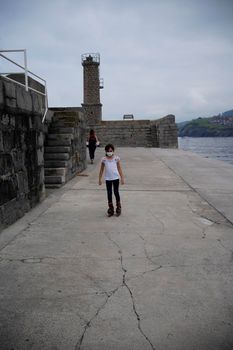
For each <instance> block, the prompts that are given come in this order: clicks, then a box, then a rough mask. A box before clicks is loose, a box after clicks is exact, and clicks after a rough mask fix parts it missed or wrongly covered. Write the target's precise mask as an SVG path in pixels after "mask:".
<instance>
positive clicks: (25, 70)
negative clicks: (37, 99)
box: [0, 49, 48, 123]
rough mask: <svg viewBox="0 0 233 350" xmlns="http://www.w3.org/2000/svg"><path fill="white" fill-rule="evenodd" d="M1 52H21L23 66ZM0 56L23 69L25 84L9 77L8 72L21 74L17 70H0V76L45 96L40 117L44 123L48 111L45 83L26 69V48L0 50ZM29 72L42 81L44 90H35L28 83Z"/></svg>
mask: <svg viewBox="0 0 233 350" xmlns="http://www.w3.org/2000/svg"><path fill="white" fill-rule="evenodd" d="M2 52H23V54H24V66H21V65H20V64H19V63H17V62H15V61H13V60H11V59H10V58H9V57H7V56H5V55H3V54H2ZM0 56H1V57H3V58H4V59H5V60H7V61H9V62H11V63H13V64H14V65H16V66H17V67H19V68H21V69H23V70H24V76H25V84H22V83H20V82H19V81H17V80H14V79H12V78H9V77H8V75H10V74H21V73H19V72H11V73H3V72H0V76H2V77H3V78H4V79H7V80H9V81H12V82H14V83H16V84H18V85H21V86H24V87H25V90H26V91H28V90H32V91H34V92H36V93H38V94H40V95H42V96H44V97H45V111H44V115H43V118H42V123H44V120H45V117H46V114H47V112H48V94H47V85H46V80H44V79H42V78H41V77H39V76H38V75H36V74H34V73H33V72H31V71H30V70H29V69H28V66H27V52H26V49H18V50H0ZM29 74H31V75H33V76H34V77H36V78H38V79H40V80H41V81H42V82H43V83H44V92H42V91H39V90H36V89H34V88H32V87H30V86H29V84H28V75H29Z"/></svg>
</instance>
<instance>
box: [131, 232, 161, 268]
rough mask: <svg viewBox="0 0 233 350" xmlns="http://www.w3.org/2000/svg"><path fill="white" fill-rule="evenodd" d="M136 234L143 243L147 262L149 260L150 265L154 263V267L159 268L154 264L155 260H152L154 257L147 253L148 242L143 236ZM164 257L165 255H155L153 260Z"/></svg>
mask: <svg viewBox="0 0 233 350" xmlns="http://www.w3.org/2000/svg"><path fill="white" fill-rule="evenodd" d="M136 234H137V235H138V237H139V238H140V239H141V240H142V241H143V250H144V253H145V256H146V258H147V260H149V261H150V263H152V264H153V265H155V266H158V265H157V264H156V263H155V262H154V260H152V256H150V255H149V253H148V251H147V249H146V244H147V240H146V239H145V238H144V237H142V236H141V235H140V233H137V232H136ZM162 255H163V254H158V255H154V256H153V258H158V257H160V256H162Z"/></svg>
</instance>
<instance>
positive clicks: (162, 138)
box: [151, 114, 178, 148]
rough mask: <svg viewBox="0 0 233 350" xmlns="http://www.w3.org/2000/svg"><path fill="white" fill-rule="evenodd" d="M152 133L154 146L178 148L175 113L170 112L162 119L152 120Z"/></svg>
mask: <svg viewBox="0 0 233 350" xmlns="http://www.w3.org/2000/svg"><path fill="white" fill-rule="evenodd" d="M151 133H152V143H153V144H152V146H153V147H160V148H178V131H177V126H176V123H175V116H174V115H172V114H169V115H167V116H166V117H163V118H161V119H157V120H151ZM155 135H156V136H155Z"/></svg>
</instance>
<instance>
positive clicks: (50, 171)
mask: <svg viewBox="0 0 233 350" xmlns="http://www.w3.org/2000/svg"><path fill="white" fill-rule="evenodd" d="M44 173H45V176H58V175H60V176H66V174H67V169H66V168H45V169H44Z"/></svg>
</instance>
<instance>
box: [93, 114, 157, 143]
mask: <svg viewBox="0 0 233 350" xmlns="http://www.w3.org/2000/svg"><path fill="white" fill-rule="evenodd" d="M90 128H93V129H94V130H95V132H96V134H97V137H98V138H99V141H100V143H101V146H104V145H106V144H107V143H113V144H114V145H115V146H121V147H141V146H144V147H151V134H150V121H149V120H137V121H135V120H134V121H133V120H132V121H131V120H130V121H128V120H123V121H101V122H99V123H98V124H95V125H92V126H90Z"/></svg>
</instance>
